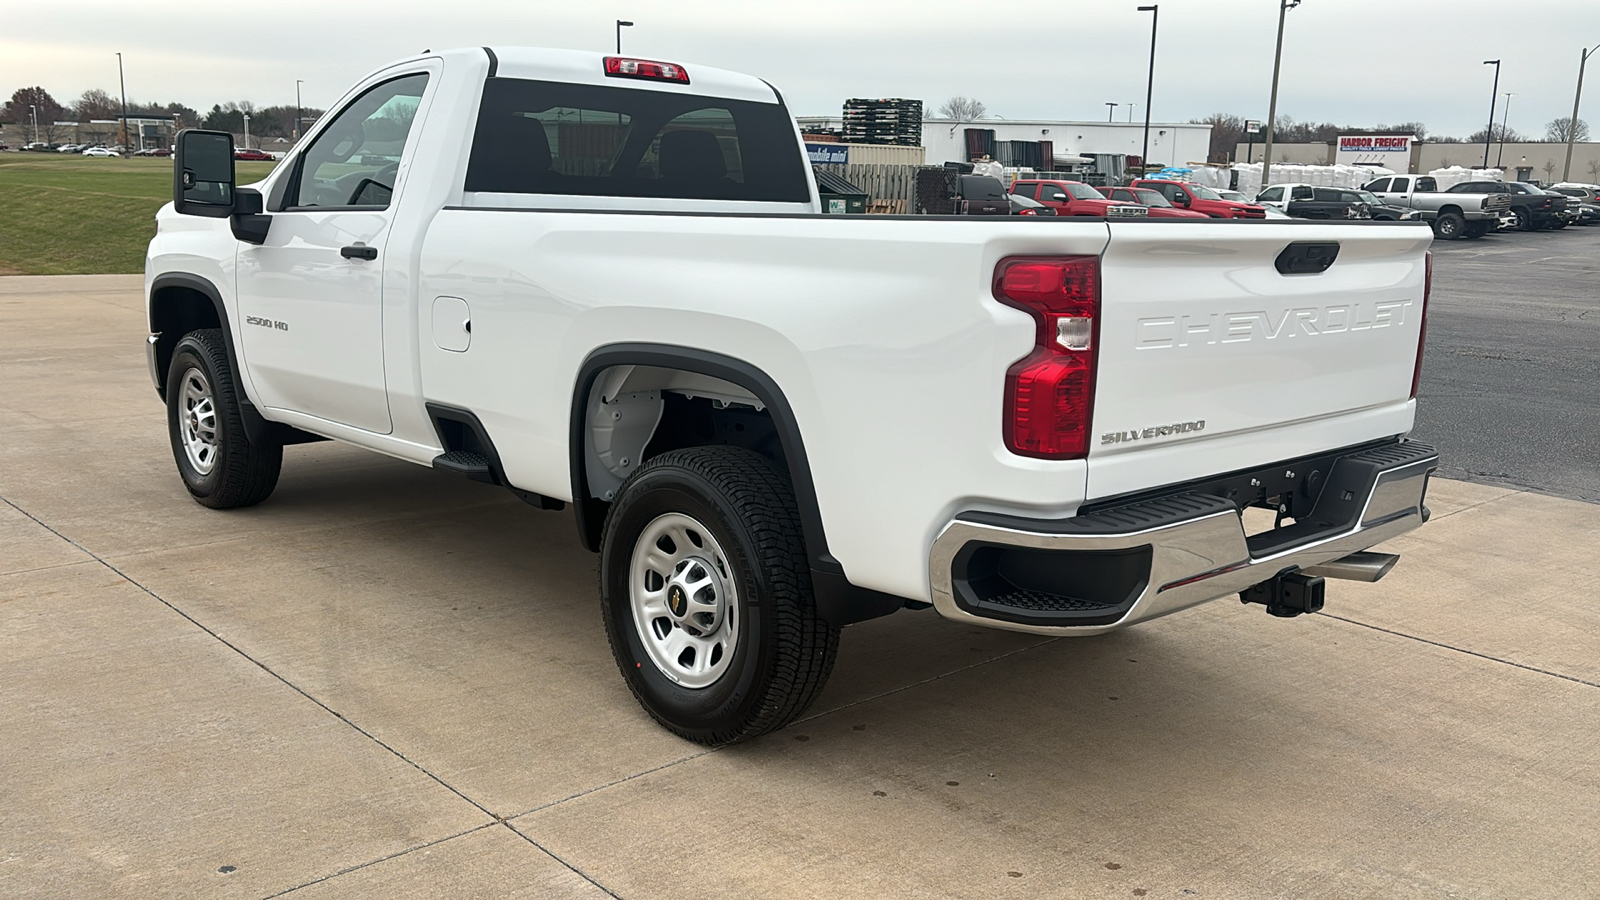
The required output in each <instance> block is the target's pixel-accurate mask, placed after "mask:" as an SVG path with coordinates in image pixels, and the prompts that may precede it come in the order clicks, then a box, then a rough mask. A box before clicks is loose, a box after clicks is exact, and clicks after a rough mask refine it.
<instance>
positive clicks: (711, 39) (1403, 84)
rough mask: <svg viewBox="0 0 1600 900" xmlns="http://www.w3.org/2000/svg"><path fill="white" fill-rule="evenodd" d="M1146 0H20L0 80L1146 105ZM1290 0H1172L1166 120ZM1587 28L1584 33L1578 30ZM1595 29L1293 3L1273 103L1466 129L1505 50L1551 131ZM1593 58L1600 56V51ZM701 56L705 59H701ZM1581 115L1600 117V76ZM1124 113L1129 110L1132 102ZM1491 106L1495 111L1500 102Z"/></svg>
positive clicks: (1529, 7)
mask: <svg viewBox="0 0 1600 900" xmlns="http://www.w3.org/2000/svg"><path fill="white" fill-rule="evenodd" d="M1141 2H1143V0H1052V2H1040V0H1007V2H999V3H990V4H984V3H975V2H970V0H967V2H957V0H919V2H899V3H875V2H870V0H854V2H851V0H807V2H775V0H765V2H736V0H671V2H669V0H598V2H597V0H577V2H564V3H561V2H548V0H544V2H540V0H443V2H441V0H386V2H374V0H341V2H332V0H317V2H308V0H265V2H257V3H244V2H205V3H183V4H177V3H170V2H166V3H163V2H161V0H156V2H138V0H72V2H62V0H56V2H31V3H29V2H23V3H15V4H8V5H9V6H10V7H11V8H10V9H9V10H8V11H7V13H6V16H5V29H4V31H3V32H0V90H3V91H4V96H6V97H9V96H10V94H11V92H12V91H13V90H15V89H16V88H18V87H24V86H28V85H33V84H39V85H42V86H43V87H44V88H45V89H46V90H48V91H50V92H51V93H52V94H53V95H54V96H55V97H56V99H57V100H58V101H61V102H62V103H64V104H65V103H69V102H70V101H72V100H74V99H76V98H77V97H78V95H79V94H81V93H82V92H83V91H84V90H86V89H88V88H96V87H99V88H105V89H106V90H109V91H111V92H112V93H113V94H115V93H116V92H117V65H116V63H117V60H116V56H115V53H116V52H117V51H119V50H120V51H122V52H123V54H124V60H125V65H126V68H127V79H128V95H129V97H130V98H132V99H135V100H141V101H158V102H166V101H172V100H177V101H181V102H183V103H186V104H188V105H189V106H192V107H196V108H198V109H200V110H201V111H204V110H206V109H209V108H210V107H211V105H212V104H213V103H217V102H221V101H227V100H250V101H253V102H254V103H256V104H258V105H261V106H270V105H274V104H280V103H284V104H289V103H293V102H294V87H295V79H297V78H299V79H304V80H305V85H304V88H303V96H304V99H305V103H306V105H308V106H317V107H326V106H327V105H329V104H330V103H332V102H333V101H334V100H336V99H337V98H338V97H339V95H340V94H342V93H343V92H344V90H345V89H346V88H347V87H348V86H349V85H350V83H351V82H353V81H355V80H356V79H357V78H359V77H360V76H361V75H362V74H364V73H365V72H367V71H369V70H371V69H373V68H376V67H377V66H379V65H381V64H382V63H385V62H387V61H389V60H391V59H395V58H398V57H402V56H407V55H410V54H414V53H416V52H418V51H421V50H422V49H424V48H430V47H431V48H434V49H443V48H446V47H456V46H476V45H482V44H491V45H493V44H502V45H516V44H522V45H528V46H545V47H568V48H577V49H591V50H597V51H610V50H612V49H613V47H612V42H613V40H614V36H613V22H614V21H615V20H616V19H619V18H620V19H630V20H632V21H634V22H635V23H636V25H635V27H633V28H630V29H626V30H625V31H624V33H623V50H624V51H625V52H626V53H628V54H630V55H638V56H644V57H655V58H659V59H663V60H667V61H674V62H683V63H686V64H692V63H697V62H698V63H702V64H706V65H712V66H718V67H722V68H727V69H734V70H737V71H741V72H747V73H750V74H753V75H758V76H761V77H763V78H766V79H767V80H769V81H771V82H773V83H774V84H776V85H777V86H778V87H780V88H781V89H783V91H784V94H785V96H786V98H787V99H788V101H789V106H790V109H791V110H792V111H793V112H794V113H795V114H797V115H837V114H838V113H839V109H840V105H841V103H842V101H843V100H844V99H845V98H847V97H911V98H916V99H920V100H923V101H924V102H925V103H927V104H929V105H930V106H937V105H938V104H939V103H940V102H941V101H943V100H944V99H946V98H948V97H950V96H951V95H954V94H964V95H967V96H971V97H975V98H977V99H980V100H982V101H983V102H984V103H986V104H987V105H988V107H989V110H990V111H991V113H996V114H999V115H1001V116H1005V117H1009V118H1036V119H1056V118H1060V119H1085V120H1098V119H1103V118H1104V117H1105V116H1106V113H1107V110H1106V107H1105V105H1104V104H1105V103H1106V102H1107V101H1112V102H1118V103H1124V104H1125V103H1129V102H1135V103H1138V104H1139V107H1138V109H1137V110H1136V111H1135V116H1136V117H1142V116H1143V115H1144V113H1143V102H1144V89H1145V71H1146V63H1147V53H1148V52H1149V39H1150V15H1149V13H1140V12H1138V11H1137V7H1138V6H1139V5H1140V3H1141ZM1277 8H1278V3H1277V0H1165V2H1162V3H1161V32H1160V43H1159V48H1158V51H1157V57H1156V78H1155V103H1154V117H1155V118H1156V119H1157V120H1158V121H1186V120H1188V119H1190V118H1195V117H1200V116H1204V115H1207V114H1209V113H1212V112H1232V113H1237V114H1240V115H1245V116H1248V117H1251V118H1265V117H1266V112H1267V100H1268V94H1269V90H1270V86H1271V78H1272V47H1273V37H1274V32H1275V29H1276V27H1277ZM1584 42H1587V44H1585V43H1584ZM1597 43H1600V0H1520V2H1514V3H1507V2H1488V0H1305V2H1304V3H1303V4H1302V5H1301V6H1300V7H1299V8H1297V9H1294V10H1291V11H1290V12H1289V16H1288V29H1287V34H1286V37H1285V40H1284V67H1283V79H1282V88H1281V90H1280V97H1279V102H1278V108H1279V113H1280V114H1282V115H1288V116H1290V117H1292V118H1294V119H1296V120H1297V121H1304V120H1312V121H1319V122H1320V121H1333V122H1336V123H1338V124H1351V125H1371V124H1378V123H1393V122H1401V121H1407V120H1421V121H1423V122H1425V123H1426V124H1427V125H1428V127H1429V129H1430V131H1431V132H1432V133H1434V134H1435V135H1439V134H1451V135H1457V136H1464V135H1466V134H1469V133H1470V132H1472V131H1474V130H1475V129H1478V128H1481V127H1482V126H1483V124H1484V122H1485V120H1486V119H1487V117H1488V106H1489V94H1490V92H1491V91H1490V88H1491V82H1492V79H1493V75H1494V73H1493V67H1492V66H1484V65H1482V61H1483V60H1485V59H1493V58H1496V57H1499V58H1501V59H1502V60H1503V61H1504V63H1503V68H1502V72H1501V78H1500V90H1501V92H1507V91H1510V92H1515V94H1516V96H1515V97H1514V98H1513V100H1512V103H1511V111H1510V112H1511V117H1510V125H1511V127H1512V128H1515V129H1517V130H1519V131H1521V132H1523V133H1525V134H1532V135H1535V136H1542V135H1543V133H1544V125H1545V123H1546V122H1548V121H1550V120H1551V119H1553V118H1555V117H1557V116H1565V115H1569V114H1570V113H1571V110H1572V94H1573V87H1574V84H1575V81H1576V78H1577V69H1578V59H1579V54H1580V52H1581V50H1582V48H1583V47H1584V46H1593V45H1595V44H1597ZM1595 63H1596V65H1595V66H1591V68H1592V69H1596V68H1600V60H1595ZM691 71H692V70H691ZM1589 80H1590V85H1589V88H1590V90H1589V98H1590V100H1589V103H1587V104H1586V113H1585V114H1584V115H1583V118H1584V119H1586V120H1588V121H1589V122H1590V123H1591V124H1600V121H1597V120H1600V75H1595V74H1594V73H1592V72H1591V74H1590V79H1589ZM1117 117H1118V118H1119V119H1125V118H1126V117H1127V108H1126V107H1125V106H1124V107H1119V108H1118V109H1117ZM1496 118H1497V120H1498V118H1499V117H1498V115H1497V116H1496Z"/></svg>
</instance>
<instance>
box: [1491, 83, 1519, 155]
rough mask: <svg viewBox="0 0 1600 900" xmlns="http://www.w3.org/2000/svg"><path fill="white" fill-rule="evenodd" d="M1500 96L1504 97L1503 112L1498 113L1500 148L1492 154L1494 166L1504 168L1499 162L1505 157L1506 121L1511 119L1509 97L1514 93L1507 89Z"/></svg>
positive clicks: (1513, 95)
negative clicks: (1504, 105) (1504, 107)
mask: <svg viewBox="0 0 1600 900" xmlns="http://www.w3.org/2000/svg"><path fill="white" fill-rule="evenodd" d="M1500 96H1502V97H1504V98H1506V109H1505V112H1503V113H1501V114H1500V150H1499V151H1498V152H1497V153H1495V156H1494V167H1495V168H1497V169H1503V168H1505V166H1502V165H1500V164H1501V163H1503V162H1505V159H1506V123H1507V122H1509V121H1511V98H1512V97H1515V96H1516V94H1515V93H1513V92H1510V91H1507V92H1506V93H1504V94H1501V95H1500Z"/></svg>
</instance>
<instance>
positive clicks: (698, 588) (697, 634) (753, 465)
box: [600, 447, 839, 745]
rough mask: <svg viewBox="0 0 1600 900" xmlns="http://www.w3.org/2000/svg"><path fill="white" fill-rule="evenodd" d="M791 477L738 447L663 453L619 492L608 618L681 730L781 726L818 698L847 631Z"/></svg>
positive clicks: (649, 696) (626, 654)
mask: <svg viewBox="0 0 1600 900" xmlns="http://www.w3.org/2000/svg"><path fill="white" fill-rule="evenodd" d="M810 576H811V573H810V567H809V565H808V564H807V559H806V552H805V544H804V541H803V540H802V538H801V534H800V515H799V508H798V506H797V504H796V502H795V498H794V489H793V487H792V486H791V485H790V483H789V479H788V478H787V476H786V475H785V474H784V473H783V471H782V470H780V469H779V468H778V467H777V466H776V465H774V464H773V463H772V462H770V461H769V460H767V459H766V458H765V457H763V456H760V455H758V454H756V453H753V452H751V451H749V450H742V449H739V448H735V447H694V448H690V449H686V450H674V451H671V452H668V453H664V454H662V455H660V456H657V457H655V458H653V459H651V460H649V461H648V462H646V463H645V464H644V465H643V466H641V467H640V468H639V469H638V471H636V472H635V473H634V474H633V475H632V476H630V477H629V478H628V480H627V482H625V483H624V484H623V485H622V487H621V488H620V489H619V491H618V494H617V499H616V501H615V502H614V503H613V504H612V507H611V510H610V513H609V515H608V516H607V517H606V526H605V534H604V536H603V537H602V539H601V548H600V599H601V615H602V617H603V619H604V621H605V629H606V637H607V639H608V640H609V641H610V643H611V653H612V656H613V657H615V659H616V661H617V666H618V668H619V669H621V671H622V677H623V679H624V680H625V681H626V682H627V683H628V687H629V689H630V690H632V692H633V695H634V697H635V698H637V699H638V701H639V703H640V705H642V706H643V707H644V708H645V711H646V712H648V713H649V714H650V715H651V717H653V718H654V719H655V720H656V721H657V722H659V723H661V724H662V725H663V726H665V727H666V728H667V729H669V730H671V731H672V732H674V733H676V734H678V735H679V736H681V737H684V738H687V739H689V740H692V741H696V742H698V743H702V744H710V745H716V744H727V743H733V742H736V741H742V740H746V739H749V738H753V737H756V736H757V735H761V734H765V733H767V732H769V731H775V730H777V729H779V728H782V727H783V726H784V725H787V724H788V723H789V722H791V721H793V720H794V718H795V717H797V716H799V715H800V713H802V712H804V711H805V709H806V707H807V706H809V705H810V704H811V702H812V701H813V700H814V699H816V696H817V694H818V693H819V692H820V691H821V690H822V686H823V684H824V683H825V682H826V681H827V679H828V674H829V673H830V672H831V671H832V669H833V660H834V656H835V654H836V652H837V650H838V646H839V631H838V629H836V628H834V627H832V626H830V625H829V624H828V623H827V622H825V621H823V620H822V618H821V617H820V616H818V614H817V610H816V605H815V603H814V601H813V599H812V595H811V577H810Z"/></svg>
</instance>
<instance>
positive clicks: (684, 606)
mask: <svg viewBox="0 0 1600 900" xmlns="http://www.w3.org/2000/svg"><path fill="white" fill-rule="evenodd" d="M667 609H669V610H671V612H672V615H673V616H674V617H676V618H679V619H681V618H683V615H684V613H687V612H688V611H689V595H688V594H686V593H684V591H683V588H682V587H679V586H678V585H676V584H675V585H673V586H672V587H670V588H668V589H667Z"/></svg>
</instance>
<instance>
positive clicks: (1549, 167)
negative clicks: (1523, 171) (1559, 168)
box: [1539, 159, 1556, 181]
mask: <svg viewBox="0 0 1600 900" xmlns="http://www.w3.org/2000/svg"><path fill="white" fill-rule="evenodd" d="M1539 168H1541V169H1544V177H1545V180H1546V181H1549V180H1550V179H1552V178H1554V177H1555V176H1556V161H1555V160H1553V159H1547V160H1545V161H1544V165H1542V166H1540V167H1539Z"/></svg>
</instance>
